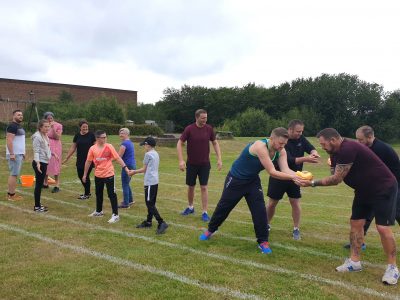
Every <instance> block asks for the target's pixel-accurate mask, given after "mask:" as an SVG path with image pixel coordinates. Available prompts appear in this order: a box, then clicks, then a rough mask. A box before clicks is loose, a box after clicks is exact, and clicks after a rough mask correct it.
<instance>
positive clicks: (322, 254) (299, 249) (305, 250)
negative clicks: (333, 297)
mask: <svg viewBox="0 0 400 300" xmlns="http://www.w3.org/2000/svg"><path fill="white" fill-rule="evenodd" d="M20 193H21V194H23V195H30V196H32V194H31V193H28V192H20ZM42 198H43V199H45V200H48V201H52V202H56V203H59V204H65V205H69V206H73V207H77V208H83V209H88V207H87V206H84V205H79V204H75V203H72V202H67V201H63V200H57V199H53V198H49V197H46V196H42ZM0 204H1V202H0ZM119 215H120V216H124V217H127V218H130V219H138V218H140V219H141V218H142V217H140V216H133V215H131V214H127V213H119ZM168 224H170V225H173V226H175V227H179V228H184V229H188V230H192V231H196V232H199V230H201V228H199V227H196V226H191V225H185V224H179V223H174V222H170V221H169V222H168ZM218 235H221V236H223V237H227V238H230V239H236V240H242V241H248V242H252V243H255V238H251V237H241V236H235V235H233V234H229V233H222V232H221V231H218ZM317 237H318V238H319V239H321V237H319V236H317ZM333 241H336V240H333ZM271 245H272V246H273V247H279V248H283V249H287V250H291V251H296V252H303V253H307V254H310V255H314V256H320V257H325V258H328V259H331V260H342V259H343V257H340V256H337V255H332V254H329V253H325V252H321V251H317V250H314V249H312V248H306V247H294V246H291V245H284V244H282V243H279V242H271ZM363 264H364V265H366V266H370V267H375V268H380V269H384V268H385V267H384V266H383V265H381V264H374V263H370V262H367V261H363Z"/></svg>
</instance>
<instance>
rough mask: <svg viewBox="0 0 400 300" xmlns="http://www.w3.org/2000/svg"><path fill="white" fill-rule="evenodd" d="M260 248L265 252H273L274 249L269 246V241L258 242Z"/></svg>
mask: <svg viewBox="0 0 400 300" xmlns="http://www.w3.org/2000/svg"><path fill="white" fill-rule="evenodd" d="M258 248H260V249H261V252H262V253H264V254H271V253H272V250H271V248H270V247H269V243H268V242H263V243H261V244H258Z"/></svg>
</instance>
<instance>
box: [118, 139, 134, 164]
mask: <svg viewBox="0 0 400 300" xmlns="http://www.w3.org/2000/svg"><path fill="white" fill-rule="evenodd" d="M121 146H124V147H125V152H124V155H122V160H123V161H124V163H125V164H126V165H127V166H128V167H133V168H134V169H135V168H136V161H135V148H134V146H133V143H132V141H131V140H124V141H123V142H122V143H121Z"/></svg>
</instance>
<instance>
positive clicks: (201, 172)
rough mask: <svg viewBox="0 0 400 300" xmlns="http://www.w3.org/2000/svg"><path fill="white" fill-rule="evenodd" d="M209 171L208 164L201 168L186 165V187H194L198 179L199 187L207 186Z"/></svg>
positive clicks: (209, 166)
mask: <svg viewBox="0 0 400 300" xmlns="http://www.w3.org/2000/svg"><path fill="white" fill-rule="evenodd" d="M210 169H211V165H210V164H208V165H203V166H197V165H191V164H186V184H187V185H188V186H195V185H196V179H197V177H199V182H200V185H207V184H208V177H209V176H210Z"/></svg>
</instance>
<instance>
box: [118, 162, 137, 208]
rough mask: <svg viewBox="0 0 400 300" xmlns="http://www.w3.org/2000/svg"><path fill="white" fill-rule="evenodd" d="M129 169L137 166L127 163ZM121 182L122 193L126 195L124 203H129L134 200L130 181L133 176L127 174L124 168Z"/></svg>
mask: <svg viewBox="0 0 400 300" xmlns="http://www.w3.org/2000/svg"><path fill="white" fill-rule="evenodd" d="M126 166H127V167H128V169H129V170H135V169H136V166H130V165H126ZM121 182H122V194H123V196H124V204H125V205H129V203H131V202H133V194H132V190H131V187H130V185H129V183H130V182H131V177H130V176H128V174H126V171H125V170H124V169H122V170H121Z"/></svg>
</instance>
